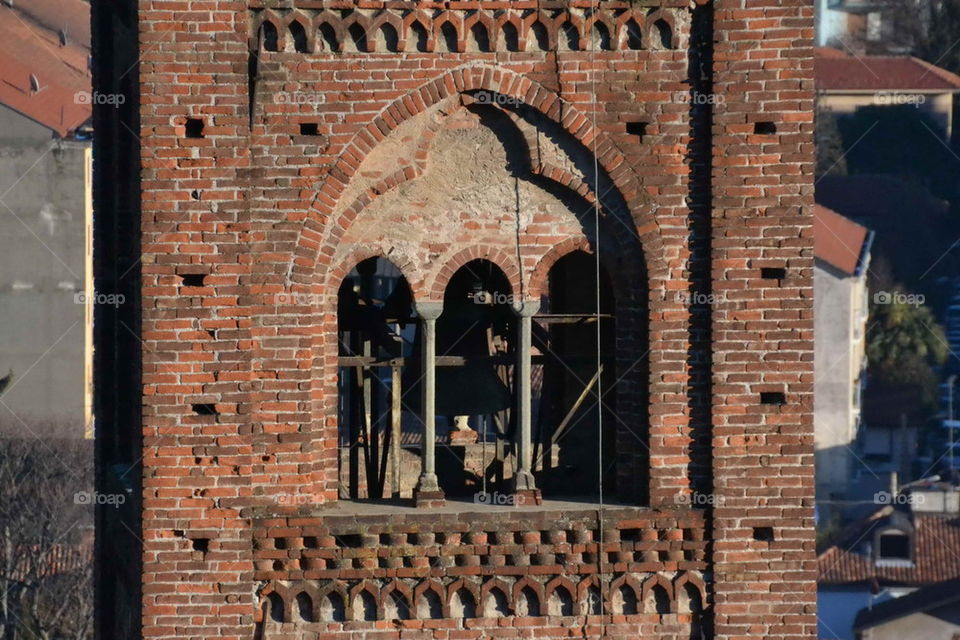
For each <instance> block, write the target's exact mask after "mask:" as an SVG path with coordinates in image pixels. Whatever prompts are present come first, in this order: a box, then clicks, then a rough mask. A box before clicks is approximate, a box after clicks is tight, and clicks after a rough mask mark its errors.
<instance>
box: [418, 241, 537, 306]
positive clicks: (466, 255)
mask: <svg viewBox="0 0 960 640" xmlns="http://www.w3.org/2000/svg"><path fill="white" fill-rule="evenodd" d="M471 260H487V261H489V262H492V263H493V264H495V265H497V267H499V269H500V270H501V271H502V272H503V275H505V276H506V278H507V280H508V281H509V282H510V287H511V289H512V292H511V293H515V294H519V293H520V292H521V291H523V281H522V277H521V274H520V267H519V265H518V264H517V257H516V256H511V255H510V254H508V253H507V252H506V251H503V250H502V249H497V248H487V247H478V246H472V247H467V248H466V249H463V250H461V251H458V252H457V253H455V254H454V255H453V256H451V257H450V258H448V259H447V260H445V261H444V263H443V265H442V266H441V267H440V269H439V270H438V271H437V272H436V273H434V274H433V277H432V279H431V282H430V286H429V290H430V297H429V299H430V300H443V292H444V291H446V289H447V284H449V282H450V278H452V277H453V274H455V273H456V272H457V270H458V269H459V268H460V267H462V266H463V265H465V264H467V263H468V262H470V261H471Z"/></svg>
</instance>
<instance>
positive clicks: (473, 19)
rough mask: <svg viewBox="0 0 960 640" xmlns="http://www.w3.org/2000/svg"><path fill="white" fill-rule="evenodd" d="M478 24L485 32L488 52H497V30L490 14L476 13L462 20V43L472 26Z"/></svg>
mask: <svg viewBox="0 0 960 640" xmlns="http://www.w3.org/2000/svg"><path fill="white" fill-rule="evenodd" d="M478 22H479V23H480V24H482V25H483V28H484V29H486V30H487V40H488V41H489V42H490V50H491V51H496V50H497V35H498V31H499V30H498V29H497V26H496V24H494V21H493V18H492V17H491V16H490V14H488V13H486V12H480V11H478V12H476V13H474V14H473V15H471V16H468V17H466V18H464V20H463V41H464V42H466V41H467V38H468V37H469V35H470V30H471V29H472V28H473V25H475V24H477V23H478Z"/></svg>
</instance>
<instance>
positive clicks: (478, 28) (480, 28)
mask: <svg viewBox="0 0 960 640" xmlns="http://www.w3.org/2000/svg"><path fill="white" fill-rule="evenodd" d="M467 36H468V38H469V42H471V43H472V45H473V50H475V51H490V34H488V33H487V27H486V25H485V24H483V23H482V22H480V21H479V20H478V21H477V22H474V23H473V25H471V26H470V31H469V32H468V33H467ZM467 50H468V51H469V50H471V48H470V47H468V49H467Z"/></svg>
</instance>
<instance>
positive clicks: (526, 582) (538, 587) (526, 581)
mask: <svg viewBox="0 0 960 640" xmlns="http://www.w3.org/2000/svg"><path fill="white" fill-rule="evenodd" d="M525 587H530V589H531V590H532V591H533V593H534V594H535V595H536V596H537V602H538V604H539V605H540V615H541V616H543V615H546V608H547V601H546V599H545V598H544V594H543V585H542V584H540V583H539V582H537V581H536V580H534V579H533V578H531V577H530V576H523V577H522V578H520V579H519V580H517V581H516V582H514V583H513V588H512V589H511V593H510V600H511V604H512V607H511V608H512V610H513V612H514V614H516V612H517V603H518V602H520V594H521V593H522V592H523V589H524V588H525Z"/></svg>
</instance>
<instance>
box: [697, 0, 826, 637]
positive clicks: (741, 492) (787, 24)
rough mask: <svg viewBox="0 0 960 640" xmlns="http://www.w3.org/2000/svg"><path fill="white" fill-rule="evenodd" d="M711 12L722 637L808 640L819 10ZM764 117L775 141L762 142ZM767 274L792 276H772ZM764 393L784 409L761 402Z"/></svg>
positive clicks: (781, 7) (733, 6) (773, 4)
mask: <svg viewBox="0 0 960 640" xmlns="http://www.w3.org/2000/svg"><path fill="white" fill-rule="evenodd" d="M715 4H716V6H715V9H714V12H715V13H714V17H715V23H714V29H715V35H716V39H717V46H716V50H715V53H714V70H715V76H714V90H715V91H716V92H717V93H718V94H720V95H724V96H726V101H725V103H724V105H723V107H722V108H720V109H718V110H717V112H716V114H715V119H714V127H713V134H714V158H713V192H714V200H713V222H712V225H713V283H714V284H713V287H714V291H715V292H716V293H721V292H722V293H723V294H724V295H725V297H726V298H727V300H728V301H729V303H728V304H724V305H716V306H715V307H714V309H713V327H712V331H713V384H714V386H713V391H714V393H713V420H714V427H713V443H714V446H713V461H714V467H713V468H714V491H715V492H716V494H717V495H719V496H724V498H725V500H724V501H723V503H722V504H721V505H719V506H718V508H717V509H715V511H714V520H713V527H714V529H713V536H714V539H715V540H716V543H715V550H714V554H713V561H714V572H715V574H714V576H715V585H714V589H715V594H716V595H715V605H714V606H715V613H716V631H717V635H718V636H720V637H725V638H757V637H775V638H810V637H813V635H814V633H816V616H815V613H816V604H815V602H816V583H815V579H816V573H815V564H814V556H815V551H814V546H815V545H814V530H813V424H812V423H813V351H812V345H813V276H812V270H813V261H812V260H813V258H812V256H813V229H812V228H811V226H810V216H811V208H812V206H813V181H812V175H813V166H812V164H811V163H812V154H813V135H812V131H813V120H812V109H813V106H812V98H813V79H812V76H813V71H812V65H813V63H812V60H811V50H810V47H811V42H812V38H813V22H812V16H813V7H812V6H811V3H809V2H806V1H805V0H786V1H780V0H777V1H774V0H770V1H764V0H740V1H722V0H721V1H719V2H717V3H715ZM758 122H769V123H772V125H773V126H774V127H775V129H776V132H775V133H771V134H763V135H760V134H757V133H755V131H757V125H756V123H758ZM760 131H769V129H763V125H761V126H760ZM764 267H767V268H771V267H772V268H783V269H785V270H786V277H785V278H784V279H782V280H776V279H764V278H762V274H761V271H760V270H761V269H762V268H764ZM763 392H783V393H784V394H785V400H786V404H783V405H770V404H761V399H760V394H761V393H763ZM758 527H759V528H769V529H772V539H771V540H767V538H768V537H769V536H768V534H769V532H768V531H762V530H759V531H755V528H758ZM755 534H756V537H758V538H761V539H760V540H758V539H755Z"/></svg>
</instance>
